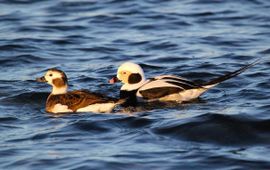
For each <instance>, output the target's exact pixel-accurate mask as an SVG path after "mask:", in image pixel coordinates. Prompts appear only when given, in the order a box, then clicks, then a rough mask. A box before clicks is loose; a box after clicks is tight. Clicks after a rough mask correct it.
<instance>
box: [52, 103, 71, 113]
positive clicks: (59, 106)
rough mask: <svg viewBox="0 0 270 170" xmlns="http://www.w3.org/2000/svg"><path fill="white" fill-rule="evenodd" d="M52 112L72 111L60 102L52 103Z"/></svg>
mask: <svg viewBox="0 0 270 170" xmlns="http://www.w3.org/2000/svg"><path fill="white" fill-rule="evenodd" d="M51 112H53V113H67V112H73V111H72V110H71V109H68V106H67V105H62V104H59V103H58V104H56V105H54V107H53V109H52V110H51Z"/></svg>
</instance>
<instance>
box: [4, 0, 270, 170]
mask: <svg viewBox="0 0 270 170" xmlns="http://www.w3.org/2000/svg"><path fill="white" fill-rule="evenodd" d="M269 11H270V1H268V0H237V1H235V0H226V1H224V0H182V1H180V0H179V1H177V0H166V1H162V0H135V1H131V0H102V1H101V0H89V1H83V0H76V1H75V0H47V1H45V0H44V1H35V0H1V1H0V139H1V140H0V169H16V170H17V169H27V170H28V169H54V170H56V169H80V170H82V169H93V170H97V169H101V170H104V169H117V170H119V169H123V170H124V169H125V170H126V169H136V170H137V169H162V170H163V169H164V170H175V169H200V170H204V169H205V170H209V169H222V170H231V169H233V170H238V169H245V170H246V169H252V170H254V169H256V170H258V169H265V170H269V169H270V154H269V153H270V145H269V144H270V114H269V113H270V70H269V68H270V58H269V57H270V46H269V44H270V13H269ZM256 59H261V61H260V63H259V64H257V65H256V66H254V67H252V68H250V69H249V70H247V71H246V72H245V73H243V74H241V75H239V76H237V77H235V78H233V79H231V80H228V81H226V82H224V83H222V84H220V85H219V86H217V87H216V88H214V89H212V90H210V91H208V93H206V94H204V95H203V96H202V97H201V98H200V99H199V100H197V101H194V102H191V103H186V104H182V105H181V104H167V105H162V106H157V105H150V106H140V107H137V108H128V109H123V108H117V109H116V111H115V112H114V113H113V114H94V113H80V114H67V115H58V116H55V115H52V114H48V113H46V112H45V110H44V108H45V101H46V97H47V95H48V93H49V91H50V87H49V86H48V85H46V84H40V83H37V82H35V81H33V80H34V79H35V78H36V77H40V76H42V75H43V74H44V72H45V71H46V70H47V69H48V68H51V67H57V68H59V69H62V70H63V71H65V72H66V74H67V75H68V77H69V82H70V89H81V88H84V89H89V90H91V91H96V92H101V93H104V94H107V95H110V96H114V97H117V96H118V92H119V88H120V84H118V85H109V84H108V83H107V81H108V79H109V78H111V77H112V76H114V75H115V73H116V70H117V67H118V66H119V65H120V64H121V63H122V62H124V61H126V60H131V61H133V62H136V63H139V64H141V66H142V67H143V68H144V70H145V72H146V75H147V77H152V76H155V75H160V74H175V75H181V76H183V77H186V78H189V79H191V80H200V81H201V80H203V81H207V80H209V79H212V78H215V77H218V76H219V75H222V74H225V73H227V72H228V71H233V70H236V69H238V68H240V67H241V66H243V65H245V64H247V63H250V62H252V61H254V60H256Z"/></svg>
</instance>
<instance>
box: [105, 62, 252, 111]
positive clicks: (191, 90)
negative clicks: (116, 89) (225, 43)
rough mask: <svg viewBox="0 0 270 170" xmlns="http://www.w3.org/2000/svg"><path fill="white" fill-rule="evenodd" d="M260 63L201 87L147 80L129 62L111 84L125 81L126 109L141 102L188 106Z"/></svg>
mask: <svg viewBox="0 0 270 170" xmlns="http://www.w3.org/2000/svg"><path fill="white" fill-rule="evenodd" d="M256 63H257V61H256V62H253V63H251V64H248V65H246V66H244V67H242V68H240V69H238V70H236V71H234V72H230V73H228V74H226V75H223V76H221V77H218V78H216V79H213V80H211V81H209V82H207V83H202V84H197V83H195V82H192V81H190V80H187V79H185V78H182V77H178V76H174V75H161V76H157V77H154V78H151V79H148V80H146V78H145V76H144V71H143V69H142V68H141V67H140V66H139V65H138V64H135V63H131V62H125V63H123V64H122V65H121V66H120V67H119V68H118V71H117V76H115V77H113V78H112V79H111V80H110V81H109V82H110V83H111V84H113V83H116V82H117V81H121V82H122V83H123V86H122V87H121V90H120V98H121V99H124V98H126V102H125V103H124V104H123V105H124V106H134V105H136V104H137V101H147V102H149V101H150V102H151V101H176V102H180V103H181V102H184V101H190V100H193V99H196V98H198V97H199V96H200V95H202V94H203V93H204V92H206V91H207V90H208V89H210V88H212V87H214V86H216V85H218V84H219V83H221V82H223V81H225V80H228V79H230V78H232V77H235V76H237V75H238V74H240V73H242V72H244V71H245V70H247V69H248V68H250V67H252V66H253V65H255V64H256Z"/></svg>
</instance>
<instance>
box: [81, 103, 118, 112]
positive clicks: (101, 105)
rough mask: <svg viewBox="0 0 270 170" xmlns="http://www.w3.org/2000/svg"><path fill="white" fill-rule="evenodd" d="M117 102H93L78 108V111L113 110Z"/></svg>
mask: <svg viewBox="0 0 270 170" xmlns="http://www.w3.org/2000/svg"><path fill="white" fill-rule="evenodd" d="M115 105H116V104H115V103H99V104H92V105H89V106H86V107H83V108H80V109H78V110H77V112H95V113H108V112H112V110H113V108H114V107H115Z"/></svg>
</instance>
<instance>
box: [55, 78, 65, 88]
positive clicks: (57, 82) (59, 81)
mask: <svg viewBox="0 0 270 170" xmlns="http://www.w3.org/2000/svg"><path fill="white" fill-rule="evenodd" d="M53 84H54V85H55V86H56V87H63V86H65V85H66V82H65V80H63V79H60V78H58V79H54V80H53Z"/></svg>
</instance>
